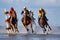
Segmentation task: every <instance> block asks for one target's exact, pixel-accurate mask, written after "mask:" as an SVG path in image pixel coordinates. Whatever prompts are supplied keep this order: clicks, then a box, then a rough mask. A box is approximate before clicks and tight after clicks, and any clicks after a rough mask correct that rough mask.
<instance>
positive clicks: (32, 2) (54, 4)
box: [0, 0, 60, 26]
mask: <svg viewBox="0 0 60 40" xmlns="http://www.w3.org/2000/svg"><path fill="white" fill-rule="evenodd" d="M24 6H26V7H27V9H28V10H32V11H33V12H34V17H35V18H36V20H35V21H37V20H38V15H37V11H38V10H39V8H40V7H42V8H44V9H45V11H46V13H47V14H46V16H47V18H48V19H49V21H48V23H49V25H51V26H52V25H54V26H60V0H0V25H3V24H4V25H5V22H4V18H5V15H4V14H3V11H4V9H7V10H9V9H10V7H14V9H15V10H16V13H17V16H18V25H19V26H20V25H22V23H21V18H22V16H21V11H22V10H23V7H24ZM36 24H37V22H36Z"/></svg>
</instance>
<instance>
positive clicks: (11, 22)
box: [4, 11, 19, 32]
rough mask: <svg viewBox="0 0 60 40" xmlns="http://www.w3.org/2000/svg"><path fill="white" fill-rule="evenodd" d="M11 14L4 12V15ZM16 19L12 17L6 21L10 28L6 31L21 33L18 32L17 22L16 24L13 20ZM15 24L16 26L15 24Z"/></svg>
mask: <svg viewBox="0 0 60 40" xmlns="http://www.w3.org/2000/svg"><path fill="white" fill-rule="evenodd" d="M8 13H9V12H8V11H6V12H4V14H8ZM13 19H14V18H12V17H9V18H8V19H6V20H5V22H7V23H8V28H5V29H6V30H8V31H9V30H12V31H13V32H16V31H17V32H19V31H18V28H17V22H14V21H15V19H14V20H13ZM13 22H14V24H13Z"/></svg>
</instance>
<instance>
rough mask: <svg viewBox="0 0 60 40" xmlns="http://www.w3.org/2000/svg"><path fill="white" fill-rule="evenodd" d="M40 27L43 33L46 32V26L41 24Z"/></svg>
mask: <svg viewBox="0 0 60 40" xmlns="http://www.w3.org/2000/svg"><path fill="white" fill-rule="evenodd" d="M41 27H42V30H43V33H45V32H46V28H45V26H44V25H42V26H41Z"/></svg>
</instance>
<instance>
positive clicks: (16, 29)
mask: <svg viewBox="0 0 60 40" xmlns="http://www.w3.org/2000/svg"><path fill="white" fill-rule="evenodd" d="M15 31H17V32H19V30H18V28H17V24H15Z"/></svg>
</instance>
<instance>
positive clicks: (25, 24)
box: [22, 14, 34, 33]
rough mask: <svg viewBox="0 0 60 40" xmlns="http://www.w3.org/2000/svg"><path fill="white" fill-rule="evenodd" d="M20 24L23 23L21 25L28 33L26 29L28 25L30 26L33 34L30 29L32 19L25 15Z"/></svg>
mask: <svg viewBox="0 0 60 40" xmlns="http://www.w3.org/2000/svg"><path fill="white" fill-rule="evenodd" d="M22 23H23V25H24V27H25V28H26V30H27V31H29V29H28V27H27V26H28V25H29V24H31V26H30V27H31V29H32V33H33V32H34V31H33V28H32V19H31V18H30V17H29V16H27V15H26V14H25V15H24V16H23V18H22Z"/></svg>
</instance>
